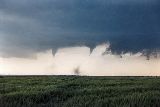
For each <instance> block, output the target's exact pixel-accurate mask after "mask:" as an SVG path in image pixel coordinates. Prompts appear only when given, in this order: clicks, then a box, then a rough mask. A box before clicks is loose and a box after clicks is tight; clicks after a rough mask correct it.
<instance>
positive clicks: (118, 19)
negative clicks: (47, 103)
mask: <svg viewBox="0 0 160 107" xmlns="http://www.w3.org/2000/svg"><path fill="white" fill-rule="evenodd" d="M159 11H160V2H159V1H158V0H118V1H117V0H83V1H82V0H67V1H66V0H45V1H44V0H34V1H33V0H1V1H0V38H1V40H0V54H1V56H5V57H9V56H16V57H24V56H28V55H30V54H32V53H34V52H39V51H44V50H47V49H53V50H56V49H58V48H60V47H67V46H75V45H86V46H89V47H91V48H93V47H94V46H95V45H97V44H99V43H103V42H107V41H109V42H110V44H111V47H110V48H111V50H112V51H113V52H114V53H121V52H133V53H136V52H140V51H141V52H142V51H144V50H147V51H148V52H152V51H153V50H159V49H160V42H159V41H160V20H159V19H160V14H159Z"/></svg>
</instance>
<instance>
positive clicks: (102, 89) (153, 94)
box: [0, 76, 160, 107]
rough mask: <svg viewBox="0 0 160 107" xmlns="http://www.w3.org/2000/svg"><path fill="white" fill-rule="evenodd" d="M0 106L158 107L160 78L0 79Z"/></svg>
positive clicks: (12, 77) (50, 77)
mask: <svg viewBox="0 0 160 107" xmlns="http://www.w3.org/2000/svg"><path fill="white" fill-rule="evenodd" d="M0 107H160V77H88V76H1V77H0Z"/></svg>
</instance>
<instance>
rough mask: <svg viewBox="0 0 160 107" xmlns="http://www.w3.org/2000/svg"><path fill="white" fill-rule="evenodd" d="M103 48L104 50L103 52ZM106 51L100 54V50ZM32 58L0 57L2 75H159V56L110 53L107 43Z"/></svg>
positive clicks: (66, 49)
mask: <svg viewBox="0 0 160 107" xmlns="http://www.w3.org/2000/svg"><path fill="white" fill-rule="evenodd" d="M106 48H107V51H106ZM104 52H105V53H106V54H103V53H104ZM33 56H34V57H33V58H2V57H1V58H0V74H2V75H87V76H159V75H160V72H159V71H160V67H159V66H160V58H159V56H158V58H152V59H150V60H146V57H144V56H143V55H142V53H136V54H133V55H132V54H130V53H126V54H122V55H121V56H120V55H114V54H111V51H110V49H109V44H102V45H98V46H96V48H94V49H93V52H92V53H91V54H90V48H89V47H85V46H82V47H68V48H61V49H59V50H58V51H57V53H56V54H55V56H53V55H52V50H48V51H45V52H41V53H37V54H35V55H33Z"/></svg>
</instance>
